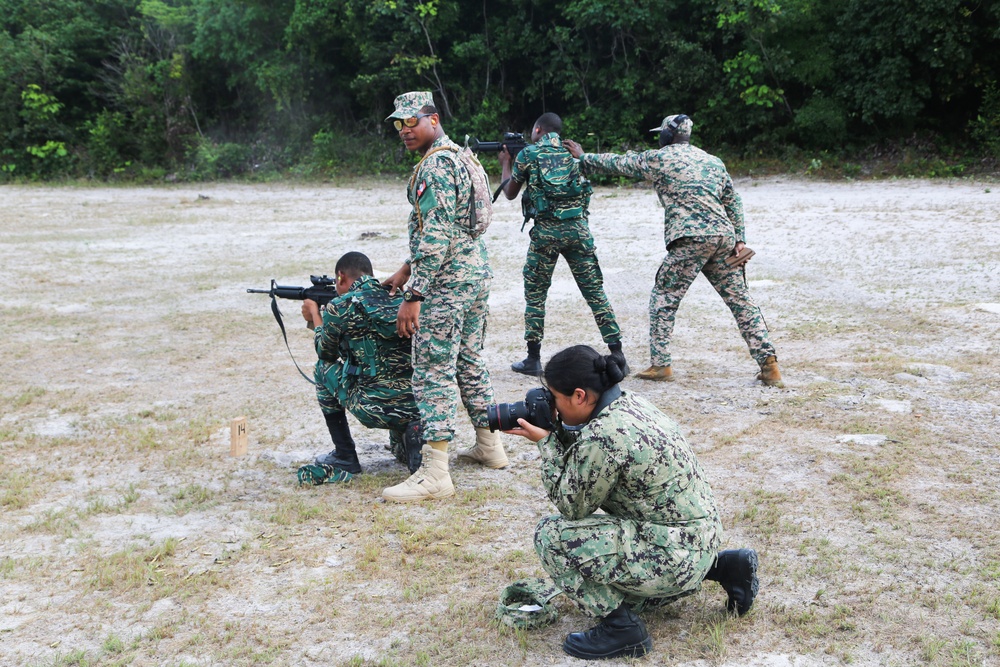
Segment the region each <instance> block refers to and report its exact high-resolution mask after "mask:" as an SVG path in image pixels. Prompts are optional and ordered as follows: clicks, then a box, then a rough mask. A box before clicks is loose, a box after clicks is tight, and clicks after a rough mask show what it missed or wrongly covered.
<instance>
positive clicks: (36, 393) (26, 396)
mask: <svg viewBox="0 0 1000 667" xmlns="http://www.w3.org/2000/svg"><path fill="white" fill-rule="evenodd" d="M44 395H45V389H44V388H43V387H31V388H29V389H26V390H24V391H22V392H21V393H20V394H18V395H17V396H15V397H14V400H13V401H12V403H13V405H14V407H15V408H23V407H25V406H28V405H31V404H32V403H34V402H35V399H36V398H41V397H42V396H44Z"/></svg>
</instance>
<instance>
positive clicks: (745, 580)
mask: <svg viewBox="0 0 1000 667" xmlns="http://www.w3.org/2000/svg"><path fill="white" fill-rule="evenodd" d="M624 377H625V373H624V370H623V369H622V367H621V362H620V361H619V360H618V358H617V357H616V356H615V355H608V356H603V357H602V356H601V355H599V354H598V353H597V352H596V351H595V350H594V349H593V348H591V347H588V346H586V345H576V346H573V347H569V348H567V349H565V350H562V351H561V352H559V353H557V354H556V355H555V356H553V357H552V359H551V360H550V361H549V362H548V363H547V364H546V365H545V380H546V383H547V385H548V388H549V390H550V391H551V393H552V397H553V402H554V403H555V409H556V412H557V414H558V419H559V421H558V422H557V423H558V425H557V427H556V430H555V431H553V432H551V433H550V432H549V431H546V430H544V429H541V428H539V427H537V426H534V425H532V424H531V423H529V422H528V421H527V420H525V419H519V420H518V424H519V425H520V428H518V429H514V430H511V431H508V432H509V433H512V434H517V435H523V436H525V437H527V438H529V439H530V440H533V441H535V442H536V444H537V446H538V451H539V453H540V454H541V474H542V484H543V485H544V487H545V490H546V492H547V494H548V496H549V499H550V500H551V501H552V502H553V503H554V504H555V506H556V508H557V509H558V510H559V514H558V515H554V516H549V517H545V518H543V519H542V520H541V521H540V522H539V523H538V526H537V528H536V529H535V550H536V551H537V552H538V555H539V557H540V558H541V561H542V566H543V567H544V568H545V571H546V572H547V573H548V574H549V576H551V577H552V580H553V581H554V583H555V585H556V586H558V587H559V588H561V589H562V591H563V592H564V593H565V594H566V596H567V597H569V598H570V599H571V600H573V601H574V602H576V603H577V605H578V606H579V607H580V608H581V609H582V610H583V611H584V612H586V613H588V614H589V615H591V616H595V617H598V618H601V619H602V620H601V622H600V624H598V625H597V626H595V627H594V628H592V629H590V630H587V631H585V632H574V633H571V634H570V635H568V636H567V637H566V640H565V642H564V643H563V649H564V650H565V651H566V652H567V653H569V654H570V655H573V656H576V657H578V658H584V659H597V658H614V657H620V656H632V657H637V656H641V655H645V654H646V653H647V652H648V651H649V650H650V649H651V648H652V641H651V639H650V637H649V633H648V631H647V629H646V625H645V623H644V622H643V621H642V619H641V618H639V616H637V615H636V612H637V611H641V610H642V609H643V608H645V607H650V606H660V605H663V604H667V603H669V602H672V601H673V600H676V599H678V598H680V597H683V596H686V595H690V594H691V593H694V592H696V591H697V590H699V588H700V587H701V582H702V580H704V579H709V580H713V581H718V582H719V583H720V584H721V585H722V587H723V588H724V589H725V590H726V592H727V594H728V601H727V606H728V608H729V609H730V610H732V611H735V612H736V613H738V614H740V615H742V614H745V613H746V612H748V611H749V610H750V607H751V606H752V604H753V599H754V597H755V596H756V594H757V586H758V584H757V554H756V552H754V551H753V550H750V549H739V550H733V551H724V552H722V553H718V552H717V549H718V547H719V544H720V542H721V537H722V524H721V522H720V520H719V513H718V510H717V509H716V506H715V499H714V496H713V494H712V489H711V487H710V486H709V484H708V480H707V478H706V476H705V473H704V471H703V470H702V468H701V466H700V465H699V464H698V461H697V459H696V458H695V456H694V452H692V450H691V448H690V447H689V446H688V444H687V442H686V441H685V439H684V436H683V435H681V433H680V429H679V428H678V426H677V424H676V423H675V422H674V421H673V420H672V419H670V418H669V417H667V416H666V415H665V414H663V413H662V412H660V411H659V410H657V409H656V407H654V406H653V405H652V404H651V403H649V402H648V401H646V400H644V399H642V398H639V397H637V396H633V395H631V394H628V393H626V392H624V391H622V390H621V388H620V387H619V386H618V383H619V382H620V381H621V380H622V379H623V378H624ZM597 510H603V513H600V514H598V513H596V512H597Z"/></svg>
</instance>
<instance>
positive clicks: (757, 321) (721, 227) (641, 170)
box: [580, 143, 775, 366]
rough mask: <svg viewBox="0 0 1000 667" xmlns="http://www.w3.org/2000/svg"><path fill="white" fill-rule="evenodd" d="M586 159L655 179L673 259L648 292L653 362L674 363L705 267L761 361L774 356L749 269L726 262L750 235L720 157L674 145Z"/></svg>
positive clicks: (598, 166) (588, 164)
mask: <svg viewBox="0 0 1000 667" xmlns="http://www.w3.org/2000/svg"><path fill="white" fill-rule="evenodd" d="M580 162H581V164H582V165H584V166H585V167H587V168H592V169H600V170H602V171H606V172H610V173H613V174H620V175H623V176H631V177H633V178H643V179H646V180H647V181H651V182H652V183H653V187H654V188H655V189H656V193H657V195H659V197H660V203H662V204H663V208H664V229H663V236H664V239H663V240H664V243H665V244H666V247H667V256H666V257H665V258H664V259H663V263H662V264H661V265H660V269H659V271H657V273H656V281H655V283H654V285H653V290H652V292H651V294H650V297H649V356H650V361H651V363H652V364H653V365H654V366H670V365H671V359H670V338H671V336H672V335H673V330H674V316H675V315H676V313H677V307H678V306H679V305H680V302H681V299H682V298H683V297H684V294H685V293H687V290H688V288H689V287H690V286H691V283H692V282H694V279H695V278H696V277H697V276H698V273H699V272H700V273H704V274H705V277H706V278H708V281H709V282H710V283H711V284H712V287H714V288H715V290H716V291H717V292H718V293H719V295H720V296H721V297H722V299H723V301H725V302H726V305H727V306H729V310H730V311H732V313H733V316H734V317H735V318H736V324H737V325H738V326H739V329H740V333H741V334H742V335H743V340H745V341H746V344H747V347H749V348H750V355H751V356H752V357H753V358H754V360H756V361H757V364H758V365H763V364H764V361H765V359H767V358H768V357H769V356H774V355H775V351H774V346H773V345H771V340H770V336H769V335H768V331H767V325H766V324H765V322H764V318H763V316H762V315H761V313H760V308H759V307H758V306H757V304H756V303H754V300H753V298H752V297H751V296H750V291H749V290H748V289H747V284H746V278H745V273H744V270H743V268H742V267H736V268H733V267H730V266H728V265H727V264H726V261H725V260H726V257H728V256H729V255H730V254H732V251H733V248H734V247H735V246H736V243H737V242H741V243H745V242H746V236H745V230H744V226H743V200H742V199H741V198H740V195H739V193H737V192H736V190H735V188H734V187H733V180H732V178H731V177H730V176H729V172H727V171H726V166H725V165H724V164H723V163H722V160H720V159H719V158H717V157H715V156H714V155H710V154H708V153H706V152H705V151H703V150H701V149H700V148H696V147H695V146H692V145H690V144H687V143H680V144H676V143H675V144H670V145H668V146H664V147H663V148H660V149H659V150H649V151H644V152H641V153H636V152H632V151H630V152H628V153H626V154H625V155H615V154H612V153H602V154H593V153H584V154H583V155H582V156H580Z"/></svg>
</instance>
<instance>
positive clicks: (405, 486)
mask: <svg viewBox="0 0 1000 667" xmlns="http://www.w3.org/2000/svg"><path fill="white" fill-rule="evenodd" d="M435 444H447V443H435ZM420 454H421V456H423V461H422V462H421V464H420V467H419V468H417V472H415V473H413V474H412V475H410V477H409V479H407V480H406V481H405V482H402V483H401V484H397V485H396V486H390V487H389V488H388V489H385V490H384V491H382V497H383V498H385V499H386V500H393V501H395V502H397V503H409V502H413V501H415V500H432V499H435V500H436V499H438V498H447V497H448V496H453V495H455V486H454V485H453V484H452V483H451V475H450V474H448V452H447V451H439V450H438V449H434V448H433V447H431V445H429V444H428V445H424V446H423V447H422V448H421V450H420Z"/></svg>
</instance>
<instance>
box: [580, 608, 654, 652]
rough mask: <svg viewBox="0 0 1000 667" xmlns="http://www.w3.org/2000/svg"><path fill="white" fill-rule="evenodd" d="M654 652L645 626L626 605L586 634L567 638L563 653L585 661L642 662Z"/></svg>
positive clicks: (581, 633) (582, 633)
mask: <svg viewBox="0 0 1000 667" xmlns="http://www.w3.org/2000/svg"><path fill="white" fill-rule="evenodd" d="M652 649H653V640H652V639H650V638H649V632H647V631H646V624H645V623H643V622H642V619H641V618H639V617H638V616H636V615H635V614H634V613H632V610H631V609H630V608H629V606H628V605H627V604H624V603H622V606H620V607H618V609H615V610H614V611H613V612H611V613H610V614H608V615H607V616H605V617H604V620H603V621H601V622H600V623H599V624H598V625H595V626H594V627H592V628H591V629H590V630H587V631H586V632H573V633H571V634H568V635H566V641H564V642H563V650H564V651H566V652H567V653H569V654H570V655H572V656H574V657H577V658H583V659H584V660H599V659H601V658H620V657H622V656H628V657H630V658H641V657H642V656H644V655H646V654H647V653H648V652H649V651H651V650H652Z"/></svg>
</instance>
